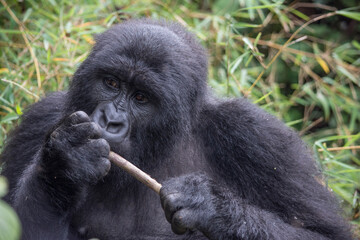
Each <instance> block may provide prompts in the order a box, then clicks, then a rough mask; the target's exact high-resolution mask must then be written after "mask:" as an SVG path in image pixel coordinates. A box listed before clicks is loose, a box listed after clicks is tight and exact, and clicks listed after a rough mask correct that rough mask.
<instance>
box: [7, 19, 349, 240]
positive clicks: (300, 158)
mask: <svg viewBox="0 0 360 240" xmlns="http://www.w3.org/2000/svg"><path fill="white" fill-rule="evenodd" d="M206 81H207V57H206V54H205V51H204V49H203V48H202V47H201V46H200V45H199V43H198V42H197V41H196V40H195V39H194V37H193V36H192V34H190V33H189V32H187V31H186V30H185V29H184V28H182V27H181V26H179V25H177V24H174V23H168V22H165V21H152V20H132V21H127V22H124V23H122V24H120V25H117V26H114V27H112V28H111V29H110V30H108V31H106V32H105V33H103V34H101V35H99V36H98V37H97V38H96V44H95V46H94V48H93V50H92V52H91V53H90V55H89V57H88V58H87V59H86V60H85V61H84V62H83V63H82V64H81V66H80V67H79V69H78V70H77V71H76V73H75V75H74V78H73V81H72V83H71V86H70V89H69V91H67V92H57V93H53V94H51V95H49V96H48V97H46V98H44V99H43V100H41V101H40V102H38V103H36V104H35V105H33V106H32V107H31V108H30V109H29V110H28V111H27V113H26V114H25V115H24V117H23V121H22V123H21V124H20V126H19V127H18V128H17V129H16V130H15V131H14V132H13V134H12V135H11V137H10V138H9V139H8V142H7V144H6V148H5V150H4V152H3V154H2V157H1V159H2V161H3V162H5V165H4V172H3V174H4V175H5V176H6V177H7V178H8V179H9V182H10V194H9V195H8V199H7V200H8V201H9V202H10V203H11V204H12V205H13V206H14V208H15V209H16V211H17V213H18V214H19V216H20V219H21V222H22V225H23V239H52V240H54V239H89V238H98V239H101V240H104V239H105V240H106V239H206V238H209V239H286V240H289V239H301V240H304V239H317V240H319V239H342V240H343V239H350V238H351V236H350V233H349V230H348V228H347V226H346V224H345V223H344V222H343V220H342V219H341V217H340V216H339V215H338V209H337V207H336V203H335V201H334V199H333V197H332V195H331V194H330V193H329V192H328V191H327V189H326V187H324V186H323V185H322V184H320V183H319V182H318V179H319V178H318V177H319V176H318V172H317V171H316V167H315V165H314V162H313V160H312V159H311V155H310V154H309V152H308V150H307V149H306V147H305V146H304V144H303V142H302V141H301V140H300V139H299V137H298V136H297V135H296V134H295V133H294V132H293V131H291V130H290V129H288V128H286V127H285V126H284V124H282V123H281V122H280V121H278V120H277V119H275V118H274V117H272V116H270V115H269V114H268V113H266V112H264V111H263V110H261V109H260V108H258V107H256V106H254V105H253V104H251V103H249V102H248V101H247V100H245V99H225V100H221V99H217V98H216V97H214V96H213V95H212V94H211V93H210V91H209V89H208V87H207V84H206ZM110 149H111V150H112V151H114V152H117V153H118V154H120V155H122V156H123V157H125V158H127V159H128V160H129V161H131V162H132V163H133V164H135V165H137V166H138V167H140V168H141V169H143V170H145V171H146V172H147V173H149V174H150V175H151V176H152V177H154V178H155V179H157V180H158V181H160V182H161V183H162V185H163V188H162V189H161V192H160V199H159V196H157V195H156V194H155V193H154V192H152V191H150V190H149V189H148V188H147V187H146V186H144V185H142V184H141V183H139V182H138V181H136V180H134V179H133V178H132V177H131V176H130V177H129V175H128V174H127V173H125V172H124V171H123V170H121V169H119V168H118V167H116V166H112V165H111V163H110V161H109V159H108V155H109V151H110ZM164 213H165V214H164ZM164 215H165V216H164ZM168 222H169V223H170V224H169V223H168Z"/></svg>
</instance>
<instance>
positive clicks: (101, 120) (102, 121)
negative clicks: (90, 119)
mask: <svg viewBox="0 0 360 240" xmlns="http://www.w3.org/2000/svg"><path fill="white" fill-rule="evenodd" d="M98 124H99V125H100V127H102V128H105V127H106V124H107V120H106V116H105V114H103V115H101V117H100V118H99V122H98Z"/></svg>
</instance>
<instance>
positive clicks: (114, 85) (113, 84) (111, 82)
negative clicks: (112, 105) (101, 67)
mask: <svg viewBox="0 0 360 240" xmlns="http://www.w3.org/2000/svg"><path fill="white" fill-rule="evenodd" d="M104 82H105V84H106V85H107V86H109V87H111V88H116V89H119V88H120V84H119V82H118V81H117V80H116V79H113V78H105V80H104Z"/></svg>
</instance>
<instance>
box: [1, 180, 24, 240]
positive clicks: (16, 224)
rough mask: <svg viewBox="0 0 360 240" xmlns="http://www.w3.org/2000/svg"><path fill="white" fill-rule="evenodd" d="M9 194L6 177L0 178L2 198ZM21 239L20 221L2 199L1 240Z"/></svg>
mask: <svg viewBox="0 0 360 240" xmlns="http://www.w3.org/2000/svg"><path fill="white" fill-rule="evenodd" d="M6 193H7V182H6V179H5V177H2V176H0V198H1V197H3V196H5V194H6ZM19 238H20V221H19V219H18V217H17V215H16V213H15V211H14V210H13V209H12V208H11V207H10V206H9V205H8V204H7V203H5V202H4V201H2V200H1V199H0V240H16V239H19Z"/></svg>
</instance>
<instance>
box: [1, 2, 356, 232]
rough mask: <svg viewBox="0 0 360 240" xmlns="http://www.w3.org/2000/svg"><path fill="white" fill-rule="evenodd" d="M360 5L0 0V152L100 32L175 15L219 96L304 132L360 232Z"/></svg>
mask: <svg viewBox="0 0 360 240" xmlns="http://www.w3.org/2000/svg"><path fill="white" fill-rule="evenodd" d="M359 9H360V8H359V2H358V0H342V1H340V0H316V1H296V0H295V1H283V0H194V1H190V0H187V1H175V0H172V1H170V0H165V1H161V0H124V1H110V0H97V1H95V0H81V1H73V0H62V1H56V0H49V1H46V0H22V1H15V0H0V55H1V56H0V79H1V80H0V150H1V148H2V147H3V144H4V141H5V139H6V136H7V134H8V133H9V131H10V130H11V129H13V128H14V127H15V126H16V125H17V124H18V118H19V116H20V115H21V114H22V112H23V111H24V109H25V108H26V107H27V106H29V105H30V104H32V103H34V102H36V101H38V100H39V98H41V97H43V96H45V93H46V92H49V91H57V90H63V89H66V88H67V86H68V84H69V81H70V79H71V76H72V74H73V73H74V71H75V70H76V68H77V67H78V66H79V64H80V63H81V62H82V61H83V60H84V59H85V58H86V56H87V55H88V53H89V50H90V49H91V45H92V44H94V40H93V39H94V38H93V35H94V34H96V33H100V32H102V31H103V30H105V29H107V28H108V27H110V26H111V25H113V24H116V23H120V22H122V21H124V20H126V19H129V18H139V17H153V18H165V19H171V20H174V21H177V22H179V23H181V24H182V25H184V26H186V27H187V28H188V29H189V30H190V31H192V32H194V34H196V35H197V37H198V38H199V39H200V41H201V43H202V44H203V45H204V46H205V47H206V48H207V49H208V53H209V63H210V69H209V83H210V85H211V86H212V87H213V88H214V90H215V91H216V92H217V94H219V95H221V96H235V97H238V96H243V97H247V98H249V99H251V100H252V101H254V102H255V103H257V104H258V105H260V106H261V107H262V108H264V109H266V110H267V111H269V112H271V113H272V114H274V115H276V116H278V117H279V118H281V119H282V120H283V121H284V122H285V123H286V124H287V125H288V126H291V127H293V128H295V129H296V130H298V131H299V134H300V135H301V136H302V137H303V139H304V140H305V141H306V142H307V143H308V144H309V146H310V147H312V148H313V152H314V155H315V158H316V160H317V161H318V162H319V166H320V167H321V168H322V169H323V171H324V173H325V178H324V179H319V181H322V182H324V184H327V185H328V187H329V189H330V190H331V191H334V193H335V194H336V195H337V197H338V198H339V199H340V201H341V204H342V207H343V209H344V216H345V217H346V218H347V219H348V220H349V221H351V222H352V224H353V226H354V228H353V229H354V232H355V233H356V234H357V236H360V234H359V232H360V230H359V229H360V219H359V214H360V207H359V201H360V197H359V195H360V154H359V153H360V134H359V132H360V104H359V98H360V24H359V21H360V12H359ZM19 150H21V149H19ZM0 180H1V182H0V190H1V191H0V193H1V194H0V197H1V196H2V195H3V194H4V191H5V187H4V186H5V184H4V183H5V182H4V181H3V180H2V179H0ZM5 208H6V210H4V209H5ZM16 223H17V219H16V217H15V216H14V214H13V212H11V209H9V208H7V206H6V205H5V203H4V202H0V239H16V238H17V235H16V233H17V232H18V230H17V225H16ZM1 233H3V235H1ZM5 234H14V235H8V236H7V237H4V236H5ZM9 236H10V237H9Z"/></svg>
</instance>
